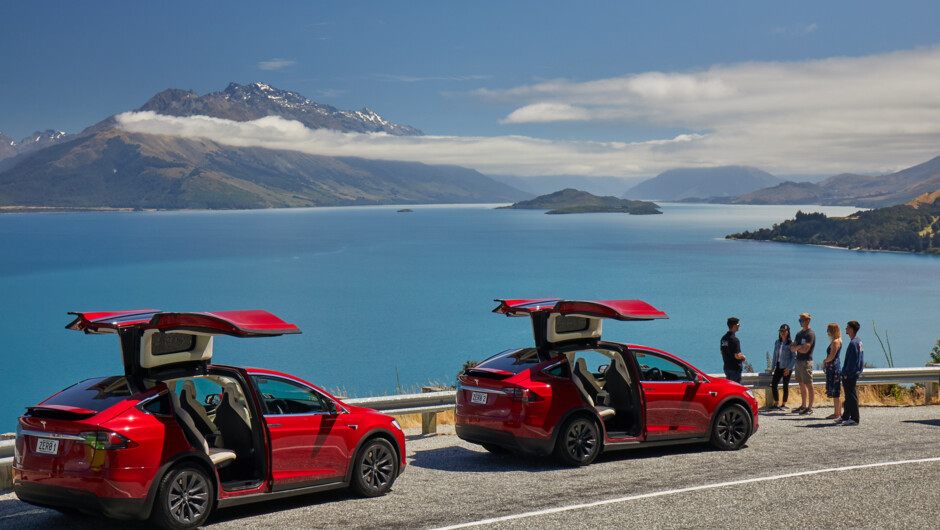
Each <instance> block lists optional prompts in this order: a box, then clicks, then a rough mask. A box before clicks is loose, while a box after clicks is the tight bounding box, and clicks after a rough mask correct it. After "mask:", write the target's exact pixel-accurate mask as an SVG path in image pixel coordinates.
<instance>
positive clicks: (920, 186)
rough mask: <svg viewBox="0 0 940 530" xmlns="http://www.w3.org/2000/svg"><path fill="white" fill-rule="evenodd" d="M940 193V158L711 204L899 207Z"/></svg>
mask: <svg viewBox="0 0 940 530" xmlns="http://www.w3.org/2000/svg"><path fill="white" fill-rule="evenodd" d="M937 190H940V156H938V157H936V158H933V159H931V160H928V161H927V162H924V163H922V164H918V165H916V166H913V167H909V168H907V169H904V170H901V171H898V172H896V173H891V174H889V175H881V176H878V177H871V176H866V175H856V174H852V173H843V174H841V175H835V176H833V177H829V178H827V179H825V180H823V181H822V182H820V183H818V184H814V183H812V182H791V181H787V182H783V183H781V184H778V185H776V186H773V187H769V188H764V189H760V190H756V191H753V192H751V193H746V194H744V195H741V196H740V197H737V198H734V199H730V200H723V199H718V200H714V201H712V202H728V203H732V204H823V205H843V206H860V207H866V208H879V207H883V206H891V205H895V204H902V203H906V202H909V201H911V200H914V199H915V198H917V197H918V196H920V195H923V194H925V193H932V192H935V191H937Z"/></svg>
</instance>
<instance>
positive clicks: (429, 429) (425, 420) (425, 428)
mask: <svg viewBox="0 0 940 530" xmlns="http://www.w3.org/2000/svg"><path fill="white" fill-rule="evenodd" d="M440 390H441V389H440V388H437V387H431V386H423V387H421V393H422V394H425V393H427V392H438V391H440ZM436 433H437V413H436V412H422V413H421V434H436Z"/></svg>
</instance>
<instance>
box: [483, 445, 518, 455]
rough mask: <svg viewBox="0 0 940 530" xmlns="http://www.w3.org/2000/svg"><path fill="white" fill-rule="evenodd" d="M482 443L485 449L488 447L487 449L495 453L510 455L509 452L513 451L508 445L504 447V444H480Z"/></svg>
mask: <svg viewBox="0 0 940 530" xmlns="http://www.w3.org/2000/svg"><path fill="white" fill-rule="evenodd" d="M480 445H482V446H483V449H486V450H487V451H489V452H491V453H493V454H494V455H508V454H509V453H511V452H512V450H511V449H509V448H508V447H504V446H502V445H496V444H480Z"/></svg>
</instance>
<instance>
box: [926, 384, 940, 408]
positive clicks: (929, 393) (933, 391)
mask: <svg viewBox="0 0 940 530" xmlns="http://www.w3.org/2000/svg"><path fill="white" fill-rule="evenodd" d="M938 387H940V384H938V383H924V405H929V404H930V403H931V402H932V401H933V400H934V398H936V397H937V390H938Z"/></svg>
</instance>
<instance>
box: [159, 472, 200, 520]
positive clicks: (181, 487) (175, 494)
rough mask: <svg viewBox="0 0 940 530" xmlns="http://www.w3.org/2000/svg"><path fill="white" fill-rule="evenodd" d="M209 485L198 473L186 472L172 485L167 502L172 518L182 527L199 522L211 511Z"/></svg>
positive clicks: (174, 480) (178, 476) (175, 479)
mask: <svg viewBox="0 0 940 530" xmlns="http://www.w3.org/2000/svg"><path fill="white" fill-rule="evenodd" d="M209 490H210V487H209V483H208V481H207V480H206V477H205V476H204V475H203V474H202V473H199V472H197V471H193V470H188V469H187V470H184V471H182V472H180V473H179V474H178V475H177V476H176V477H175V478H174V479H173V482H172V483H171V484H170V487H169V490H168V491H167V496H166V502H167V508H168V510H169V513H170V516H172V517H173V519H175V520H176V522H178V523H180V524H182V525H190V524H192V523H194V522H196V521H198V520H199V518H200V517H202V516H203V515H204V514H205V513H206V511H207V510H208V509H209V500H210V499H209Z"/></svg>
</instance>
